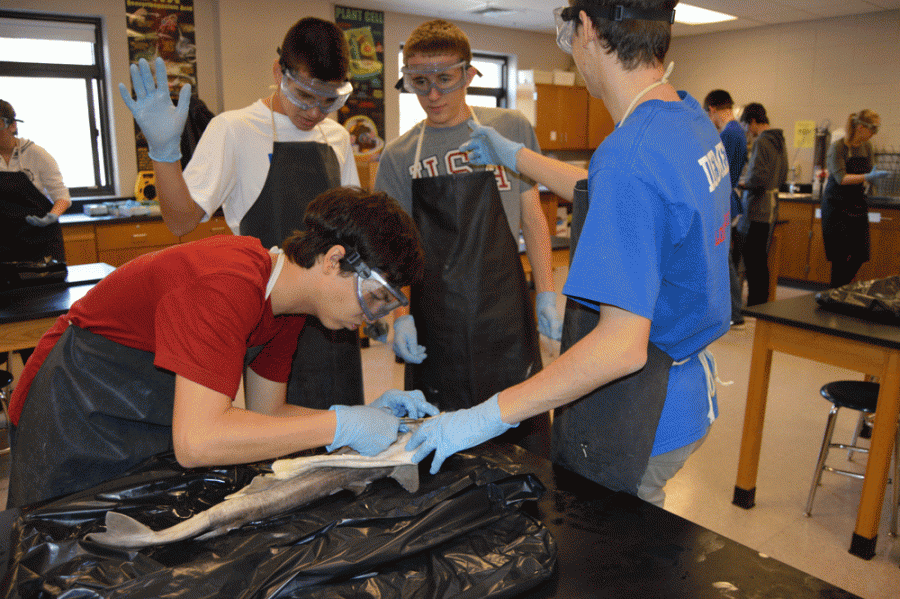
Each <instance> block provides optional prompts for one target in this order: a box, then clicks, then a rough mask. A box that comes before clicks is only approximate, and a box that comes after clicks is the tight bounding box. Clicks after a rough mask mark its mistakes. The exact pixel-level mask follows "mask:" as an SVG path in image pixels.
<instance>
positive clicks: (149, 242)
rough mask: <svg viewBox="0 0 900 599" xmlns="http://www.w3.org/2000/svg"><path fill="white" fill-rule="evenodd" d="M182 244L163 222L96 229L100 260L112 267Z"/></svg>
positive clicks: (116, 224) (123, 224)
mask: <svg viewBox="0 0 900 599" xmlns="http://www.w3.org/2000/svg"><path fill="white" fill-rule="evenodd" d="M179 241H180V240H179V238H178V237H177V236H175V235H173V234H172V233H171V232H170V231H169V229H168V227H166V225H165V223H163V222H162V221H159V222H157V221H143V222H139V223H109V224H102V225H97V257H98V258H99V259H100V262H106V263H107V264H112V265H113V266H121V265H123V264H125V263H126V262H128V261H129V260H131V259H132V258H136V257H138V256H140V255H141V254H146V253H148V252H152V251H154V250H160V249H163V248H165V247H168V246H170V245H175V244H176V243H179Z"/></svg>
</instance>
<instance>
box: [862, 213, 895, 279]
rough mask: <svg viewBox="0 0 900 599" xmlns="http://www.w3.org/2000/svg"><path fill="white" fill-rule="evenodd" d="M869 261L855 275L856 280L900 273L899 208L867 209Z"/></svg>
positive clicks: (879, 277)
mask: <svg viewBox="0 0 900 599" xmlns="http://www.w3.org/2000/svg"><path fill="white" fill-rule="evenodd" d="M869 243H870V245H869V253H870V257H869V261H868V262H866V263H865V264H863V265H862V267H861V268H860V269H859V272H858V273H857V275H856V280H857V281H867V280H869V279H881V278H884V277H889V276H891V275H897V274H900V210H893V209H886V208H870V209H869Z"/></svg>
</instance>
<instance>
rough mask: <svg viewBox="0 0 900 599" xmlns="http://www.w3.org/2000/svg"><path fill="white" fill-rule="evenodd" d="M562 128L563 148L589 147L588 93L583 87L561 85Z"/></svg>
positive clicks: (559, 97) (560, 108) (580, 148)
mask: <svg viewBox="0 0 900 599" xmlns="http://www.w3.org/2000/svg"><path fill="white" fill-rule="evenodd" d="M558 100H559V103H560V104H559V118H560V119H561V121H562V122H561V123H560V130H561V131H562V132H563V145H562V147H563V149H566V150H583V149H584V148H587V147H588V93H587V90H586V89H585V88H583V87H573V86H566V85H561V86H559V96H558Z"/></svg>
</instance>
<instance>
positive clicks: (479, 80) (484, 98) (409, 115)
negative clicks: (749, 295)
mask: <svg viewBox="0 0 900 599" xmlns="http://www.w3.org/2000/svg"><path fill="white" fill-rule="evenodd" d="M398 60H399V65H400V66H399V68H403V50H402V49H401V50H400V53H399V55H398ZM472 66H474V67H475V68H476V69H478V71H479V72H480V73H481V77H479V76H478V75H476V76H475V79H474V80H473V81H472V85H470V86H469V89H468V90H467V92H466V103H468V104H469V106H498V107H500V108H506V107H507V106H508V105H509V104H508V102H507V94H506V84H507V83H506V82H507V79H508V77H509V75H508V73H509V59H508V58H507V57H505V56H497V55H493V54H483V53H479V52H473V53H472ZM424 118H425V111H424V110H422V106H421V105H420V104H419V100H418V99H417V98H416V95H415V94H411V93H409V92H408V91H406V90H400V134H401V135H402V134H404V133H406V132H407V131H409V130H410V129H411V128H412V127H413V126H414V125H415V124H416V123H418V122H419V121H421V120H422V119H424Z"/></svg>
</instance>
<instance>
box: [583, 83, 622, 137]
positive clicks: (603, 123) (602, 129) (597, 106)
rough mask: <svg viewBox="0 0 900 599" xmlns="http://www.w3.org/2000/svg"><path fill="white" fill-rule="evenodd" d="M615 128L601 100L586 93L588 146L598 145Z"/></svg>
mask: <svg viewBox="0 0 900 599" xmlns="http://www.w3.org/2000/svg"><path fill="white" fill-rule="evenodd" d="M585 91H587V90H585ZM615 128H616V124H615V123H614V122H613V120H612V117H611V116H610V114H609V111H608V110H607V109H606V105H605V104H604V103H603V100H601V99H600V98H595V97H594V96H592V95H590V94H588V148H590V149H594V148H596V147H597V146H599V145H600V143H601V142H602V141H603V140H604V139H606V136H607V135H609V134H610V133H612V131H613V129H615Z"/></svg>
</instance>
